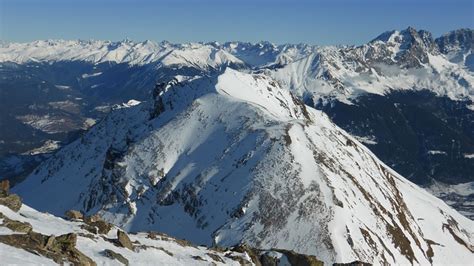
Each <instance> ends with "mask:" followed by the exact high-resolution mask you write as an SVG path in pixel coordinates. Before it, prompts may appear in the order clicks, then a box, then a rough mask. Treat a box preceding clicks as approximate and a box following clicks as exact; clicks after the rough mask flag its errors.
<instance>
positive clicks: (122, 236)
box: [117, 230, 133, 250]
mask: <svg viewBox="0 0 474 266" xmlns="http://www.w3.org/2000/svg"><path fill="white" fill-rule="evenodd" d="M117 241H118V243H119V244H120V246H122V247H124V248H128V249H130V250H133V243H132V241H131V240H130V238H129V237H128V235H127V234H126V233H125V232H123V231H122V230H117Z"/></svg>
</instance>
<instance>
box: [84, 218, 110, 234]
mask: <svg viewBox="0 0 474 266" xmlns="http://www.w3.org/2000/svg"><path fill="white" fill-rule="evenodd" d="M82 227H83V228H84V229H86V230H87V231H89V232H91V233H94V234H107V233H108V232H109V231H110V229H112V227H113V225H112V224H111V223H108V222H106V221H104V220H103V219H102V218H101V217H100V216H99V215H92V216H85V217H84V225H82Z"/></svg>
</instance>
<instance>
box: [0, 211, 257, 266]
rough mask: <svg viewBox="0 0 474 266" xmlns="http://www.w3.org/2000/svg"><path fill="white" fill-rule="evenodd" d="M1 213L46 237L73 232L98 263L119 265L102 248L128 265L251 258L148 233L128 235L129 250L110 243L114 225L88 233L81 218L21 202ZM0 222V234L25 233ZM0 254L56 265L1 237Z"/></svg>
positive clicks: (13, 261)
mask: <svg viewBox="0 0 474 266" xmlns="http://www.w3.org/2000/svg"><path fill="white" fill-rule="evenodd" d="M0 213H1V214H2V215H3V216H4V217H6V218H8V219H10V220H13V221H19V222H23V223H25V222H26V223H29V224H30V225H31V226H32V227H33V231H34V232H36V233H41V234H43V235H46V236H50V235H54V236H60V235H64V234H69V233H74V234H76V235H77V243H76V248H77V249H78V250H79V251H80V252H82V253H83V254H84V255H85V256H87V257H89V258H90V259H92V260H93V261H94V262H95V263H97V265H122V264H121V263H119V261H117V260H114V259H113V258H110V257H108V256H106V255H105V254H104V252H105V250H111V251H113V252H115V253H117V254H120V255H122V256H123V257H124V258H125V259H127V260H128V262H129V263H130V265H153V264H156V263H160V264H161V265H240V263H239V262H238V261H237V260H235V259H232V258H230V257H234V256H235V257H240V258H242V259H244V260H247V261H251V260H250V258H249V256H248V255H247V254H245V253H238V252H233V251H226V252H218V251H215V250H211V249H209V248H205V247H202V246H199V247H198V246H192V245H189V244H186V243H183V242H182V241H178V240H176V239H173V238H171V237H168V236H165V235H162V234H155V235H154V236H153V237H151V235H150V234H148V233H137V234H129V237H130V240H131V241H132V242H134V243H135V248H134V250H130V249H127V248H124V247H121V246H118V245H115V244H114V243H113V241H114V240H115V239H116V238H117V230H119V229H118V228H116V227H114V228H113V229H112V230H111V231H109V232H108V233H107V234H91V233H90V232H89V231H87V230H85V229H84V228H83V227H82V226H83V225H84V223H83V222H81V221H67V220H63V219H61V218H59V217H56V216H53V215H51V214H46V213H41V212H38V211H36V210H34V209H32V208H30V207H28V206H26V205H23V206H22V208H21V209H20V211H19V212H18V213H16V212H14V211H12V210H10V209H9V208H7V207H5V206H3V205H0ZM4 219H5V218H3V219H1V220H4ZM2 223H3V221H0V235H2V236H4V235H16V234H24V233H18V232H14V231H12V230H11V229H9V228H7V227H6V226H4V225H2ZM226 255H227V256H226ZM0 257H1V262H0V264H2V265H56V264H57V263H55V262H54V261H53V260H52V259H49V258H47V257H44V256H42V255H39V254H35V253H34V252H28V251H26V250H25V249H20V248H18V247H14V246H10V245H7V244H5V243H2V242H1V240H0ZM213 263H214V264H213Z"/></svg>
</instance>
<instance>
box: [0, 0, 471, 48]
mask: <svg viewBox="0 0 474 266" xmlns="http://www.w3.org/2000/svg"><path fill="white" fill-rule="evenodd" d="M473 2H474V0H468V1H466V0H411V1H409V0H377V1H376V0H332V1H330V0H322V1H317V0H314V1H309V0H273V1H270V0H253V1H250V0H234V1H229V0H220V1H217V0H187V1H186V0H157V1H151V0H82V1H73V0H0V39H2V40H6V41H21V42H23V41H32V40H37V39H106V40H122V39H125V38H129V39H132V40H136V41H142V40H147V39H149V40H154V41H162V40H168V41H171V42H189V41H220V42H222V41H229V40H241V41H251V42H255V41H260V40H268V41H271V42H275V43H300V42H305V43H312V44H321V45H327V44H361V43H364V42H367V41H369V40H371V39H373V38H374V37H376V36H377V35H378V34H379V33H382V32H383V31H386V30H391V29H403V28H406V27H407V26H410V25H411V26H414V27H415V28H417V29H426V30H429V31H431V32H432V33H433V34H434V35H435V36H438V35H441V34H442V33H444V32H447V31H449V30H452V29H457V28H461V27H470V28H473V24H474V7H473Z"/></svg>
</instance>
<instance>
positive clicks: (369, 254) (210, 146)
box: [14, 69, 473, 264]
mask: <svg viewBox="0 0 474 266" xmlns="http://www.w3.org/2000/svg"><path fill="white" fill-rule="evenodd" d="M14 190H15V191H16V192H18V193H20V194H21V196H22V197H24V200H25V202H26V203H29V204H30V205H33V206H34V207H36V208H38V209H40V210H44V211H48V212H51V213H54V214H62V213H64V211H65V210H68V209H79V210H82V211H84V212H85V213H88V214H93V213H100V214H101V215H102V216H103V217H104V218H105V219H107V220H108V221H111V222H114V223H116V224H119V225H122V226H124V227H125V228H127V229H128V230H130V231H139V230H140V231H142V230H159V231H163V232H165V233H167V234H170V235H173V236H176V237H180V238H187V239H189V240H192V241H194V242H196V243H202V244H212V243H215V244H218V245H224V246H231V245H234V244H237V243H247V244H250V245H252V246H255V247H259V248H266V247H276V248H283V249H291V250H295V251H297V252H301V253H305V254H315V255H318V258H321V259H322V260H324V261H325V262H347V261H354V260H360V261H370V262H374V263H376V264H377V263H379V264H382V263H392V264H405V263H420V264H424V263H430V262H434V263H448V262H450V261H453V260H457V261H469V260H471V259H472V242H473V240H472V221H470V220H468V219H467V218H465V217H463V216H461V215H460V214H458V213H456V212H455V211H454V210H452V209H450V208H449V207H448V206H446V205H445V204H444V203H442V202H441V201H440V200H438V199H436V198H434V197H433V196H431V195H429V194H428V193H427V192H425V191H423V190H421V189H419V188H417V187H416V186H414V185H413V184H412V183H410V182H409V181H407V180H405V179H404V178H403V177H401V176H399V175H398V174H397V173H395V172H394V171H392V170H391V169H390V168H388V167H387V166H386V165H384V164H383V163H381V162H380V161H379V160H378V159H377V158H376V157H375V156H374V155H373V154H372V153H371V152H370V151H369V150H368V149H367V148H366V147H364V146H363V145H362V144H360V143H358V142H357V141H356V140H355V139H354V138H352V137H350V136H349V135H348V134H347V133H346V132H344V131H343V130H341V129H340V128H338V127H337V126H335V125H334V124H333V123H332V122H331V121H330V120H329V119H328V117H327V116H326V115H324V114H323V113H322V112H319V111H316V110H314V109H312V108H310V107H307V106H305V105H303V104H301V103H300V102H299V101H298V100H295V99H294V98H293V97H292V95H291V94H290V93H289V92H285V91H284V90H283V89H281V88H280V85H278V84H277V82H275V81H273V79H272V78H270V77H267V76H265V75H264V74H249V73H241V72H239V71H236V70H232V69H226V70H225V71H222V72H221V73H219V74H216V75H211V76H200V77H199V76H197V77H185V76H179V77H176V78H175V79H172V80H170V81H167V82H164V83H162V84H159V85H157V87H156V88H155V90H154V99H153V100H152V101H150V102H148V103H142V104H138V105H132V106H129V107H128V108H120V109H117V110H114V111H113V112H112V113H111V114H110V115H108V117H107V118H105V119H104V120H103V121H102V122H100V123H99V124H97V125H96V126H95V127H94V128H92V129H91V130H90V131H89V132H88V133H87V134H86V135H85V136H83V137H82V138H81V139H79V140H77V141H75V142H74V143H72V144H70V145H68V146H66V147H65V148H63V149H62V150H61V151H59V152H58V153H57V154H55V155H54V156H52V157H51V158H50V159H49V160H48V161H47V162H46V163H45V164H43V165H42V166H41V167H39V168H38V169H37V170H36V171H35V172H34V173H33V174H32V175H31V176H30V177H28V178H27V179H26V181H25V182H23V183H21V184H20V185H18V186H17V187H15V189H14ZM58 199H61V200H58ZM434 243H435V244H434ZM438 244H439V245H438Z"/></svg>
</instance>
